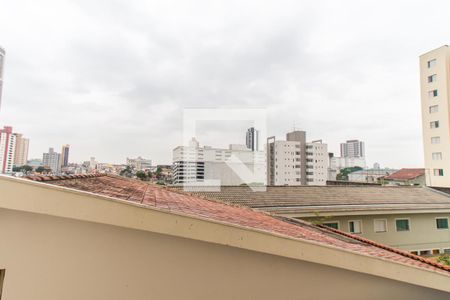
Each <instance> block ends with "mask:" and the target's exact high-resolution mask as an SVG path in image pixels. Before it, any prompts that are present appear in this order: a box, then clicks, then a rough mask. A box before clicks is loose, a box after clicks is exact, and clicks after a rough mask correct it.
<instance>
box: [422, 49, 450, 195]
mask: <svg viewBox="0 0 450 300" xmlns="http://www.w3.org/2000/svg"><path fill="white" fill-rule="evenodd" d="M449 68H450V49H449V48H448V46H447V45H445V46H442V47H439V48H437V49H434V50H432V51H430V52H427V53H425V54H423V55H421V56H420V88H421V102H422V105H421V106H422V132H423V146H424V155H425V177H426V184H427V186H433V187H450V138H449V137H450V122H449V118H450V109H449V104H450V95H449V90H450V85H449V83H450V77H449Z"/></svg>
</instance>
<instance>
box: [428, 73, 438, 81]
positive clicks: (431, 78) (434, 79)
mask: <svg viewBox="0 0 450 300" xmlns="http://www.w3.org/2000/svg"><path fill="white" fill-rule="evenodd" d="M436 80H437V75H436V74H433V75H430V76H428V83H432V82H436Z"/></svg>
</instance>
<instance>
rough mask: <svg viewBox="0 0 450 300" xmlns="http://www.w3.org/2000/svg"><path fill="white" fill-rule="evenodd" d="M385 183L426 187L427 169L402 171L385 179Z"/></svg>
mask: <svg viewBox="0 0 450 300" xmlns="http://www.w3.org/2000/svg"><path fill="white" fill-rule="evenodd" d="M384 182H385V183H387V184H390V185H416V186H425V169H423V168H418V169H406V168H404V169H400V170H398V171H397V172H395V173H392V174H391V175H389V176H386V177H384Z"/></svg>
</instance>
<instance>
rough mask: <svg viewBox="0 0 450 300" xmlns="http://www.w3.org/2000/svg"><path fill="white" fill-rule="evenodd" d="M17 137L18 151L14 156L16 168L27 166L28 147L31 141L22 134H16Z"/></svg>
mask: <svg viewBox="0 0 450 300" xmlns="http://www.w3.org/2000/svg"><path fill="white" fill-rule="evenodd" d="M15 136H16V151H15V154H14V166H17V167H20V166H23V165H26V164H27V161H28V147H29V144H30V140H29V139H27V138H24V137H23V135H22V134H20V133H15Z"/></svg>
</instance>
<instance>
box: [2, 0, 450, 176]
mask: <svg viewBox="0 0 450 300" xmlns="http://www.w3.org/2000/svg"><path fill="white" fill-rule="evenodd" d="M50 4H52V5H50ZM2 5H3V7H4V8H5V9H2V11H0V44H1V45H2V47H4V48H5V49H6V51H7V53H8V57H7V63H6V64H5V73H4V88H3V99H2V109H1V111H0V123H1V124H4V125H7V124H10V125H11V126H14V128H17V130H19V131H20V132H24V133H26V134H27V136H28V137H30V138H31V139H32V140H33V145H32V146H31V147H30V154H29V157H39V156H40V155H41V154H42V153H43V152H44V151H46V149H48V147H49V146H52V145H55V146H56V145H62V144H65V143H69V144H70V145H73V146H72V147H71V159H73V161H83V160H85V159H86V158H89V157H90V156H93V155H94V156H96V157H98V158H99V159H101V160H102V161H111V162H121V161H123V160H124V158H125V157H127V156H138V155H146V156H151V158H152V160H153V161H155V162H156V163H167V162H170V160H171V149H172V148H173V147H175V146H176V145H178V144H180V141H181V135H182V124H181V120H180V119H181V115H182V110H183V109H184V108H188V107H200V108H201V107H216V106H220V107H237V108H242V107H245V108H254V107H263V108H267V110H268V122H267V125H268V126H267V128H268V135H269V136H271V135H275V136H277V137H280V138H281V137H282V136H283V133H284V132H286V131H288V130H290V128H291V127H292V124H294V123H295V124H297V127H298V128H299V129H301V130H306V131H307V132H308V133H310V137H311V138H314V139H315V138H320V139H323V140H324V142H326V143H327V144H328V145H329V146H330V151H331V152H334V153H338V151H339V148H338V147H339V143H340V142H341V141H342V140H347V139H352V138H358V139H361V140H364V141H365V142H366V146H367V153H366V156H367V158H368V161H367V163H368V165H371V164H372V163H374V162H380V163H381V164H382V165H386V166H391V167H420V166H423V162H424V160H423V147H422V134H421V124H420V119H421V117H420V92H419V87H418V84H417V83H418V81H419V66H418V63H417V59H418V56H419V55H420V54H422V53H424V52H426V51H428V50H429V49H433V48H436V47H438V46H440V45H442V44H446V43H447V42H448V40H442V36H446V32H445V31H446V30H445V28H446V27H445V26H443V24H444V22H446V21H445V20H446V15H445V13H444V11H446V10H445V9H443V10H439V11H438V12H436V14H434V15H433V16H423V11H424V10H425V9H426V8H428V3H427V2H426V1H417V2H415V3H410V2H402V1H399V2H396V3H390V2H389V6H388V7H389V9H386V8H387V5H388V2H379V1H377V2H371V3H370V4H367V3H364V4H360V3H358V2H356V1H354V2H353V5H352V7H353V9H351V10H349V9H348V8H347V7H346V8H344V7H340V5H339V4H337V3H333V2H330V1H319V5H311V4H310V3H296V2H294V1H288V2H286V5H279V3H278V2H270V1H269V2H267V3H264V5H259V4H256V2H246V4H242V5H237V4H234V3H229V2H220V3H219V4H216V5H213V4H210V3H207V2H203V5H202V6H201V7H198V6H196V10H192V9H191V7H190V6H189V4H181V5H180V6H179V10H177V11H175V12H172V14H171V18H168V19H167V18H165V17H164V16H165V13H164V12H165V11H167V10H168V9H169V7H170V4H164V3H159V4H154V6H150V5H148V6H147V5H144V4H141V3H139V2H137V1H136V2H133V1H128V2H125V1H123V2H122V1H118V2H116V3H115V4H114V5H109V4H108V5H106V4H99V3H97V4H95V5H94V4H91V3H88V2H78V3H77V4H76V5H75V6H73V5H71V4H70V2H67V1H60V2H57V3H56V4H55V3H53V2H52V1H44V2H43V3H41V4H39V5H38V4H33V3H31V4H29V3H27V5H24V3H23V2H22V1H21V0H19V1H6V2H5V3H4V4H2ZM405 5H407V6H408V8H409V14H407V15H406V16H405V17H404V19H403V20H402V22H401V23H399V22H398V15H399V13H400V12H403V11H404V6H405ZM446 5H447V6H448V4H444V6H446ZM322 6H324V7H327V9H326V10H323V9H321V7H322ZM24 7H26V9H25V10H24V9H23V8H24ZM41 7H46V9H41ZM50 7H52V8H50ZM255 9H256V10H257V11H258V14H256V15H255V14H254V11H255ZM236 10H238V11H239V14H234V12H235V11H236ZM100 11H101V12H102V13H101V15H97V14H98V13H99V12H100ZM119 12H120V14H121V15H123V16H124V20H125V19H127V20H129V19H132V20H133V22H123V21H119V22H118V21H117V17H116V16H117V14H118V13H119ZM130 15H132V16H133V17H132V18H127V16H130ZM229 15H233V17H232V18H228V16H229ZM380 17H383V20H384V21H383V23H379V22H378V20H379V18H380ZM344 19H354V20H355V22H359V24H360V25H359V26H358V27H353V26H352V24H351V23H348V22H345V21H343V20H344ZM417 19H421V20H424V22H426V24H428V25H427V26H422V25H421V24H418V23H417V22H416V20H417ZM47 20H55V21H57V22H58V26H56V27H55V26H50V24H51V23H49V22H48V21H47ZM149 20H153V21H149ZM225 20H226V22H225ZM153 22H155V23H153ZM77 23H80V24H83V25H80V26H79V27H74V26H73V24H77ZM156 23H158V25H156ZM31 24H33V26H31ZM374 24H377V26H374ZM430 26H431V27H433V28H435V30H433V31H432V32H429V31H428V30H427V28H429V27H430ZM41 32H47V33H48V34H46V35H41V34H38V33H41ZM37 36H39V39H37V38H36V37H37ZM319 37H320V39H319ZM400 37H401V38H400ZM48 45H51V47H48ZM115 45H121V47H115ZM119 48H120V50H119ZM331 54H332V55H331ZM90 70H95V72H92V71H90ZM24 87H27V88H26V89H25V88H24ZM29 91H32V92H29ZM394 100H395V101H394ZM337 112H339V113H337ZM42 119H44V120H51V123H52V124H56V125H57V126H48V122H42ZM244 127H245V126H244ZM247 128H248V127H247ZM238 132H242V128H239V129H236V130H234V131H233V132H231V130H223V128H222V130H217V129H215V131H213V132H211V135H216V136H219V135H220V136H221V138H220V141H216V142H215V143H214V146H217V147H223V146H225V145H226V144H228V143H235V142H236V141H237V140H239V143H242V141H241V138H240V136H238V135H237V133H238ZM235 135H236V136H237V137H234V136H235ZM142 137H145V138H142ZM199 138H200V139H202V140H205V143H207V144H213V143H211V142H207V141H206V139H203V138H202V137H199ZM238 138H239V139H238ZM222 141H226V142H225V143H222ZM129 145H132V146H133V147H131V148H130V147H129ZM130 149H131V151H130ZM392 149H396V152H395V153H392V151H391V150H392Z"/></svg>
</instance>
